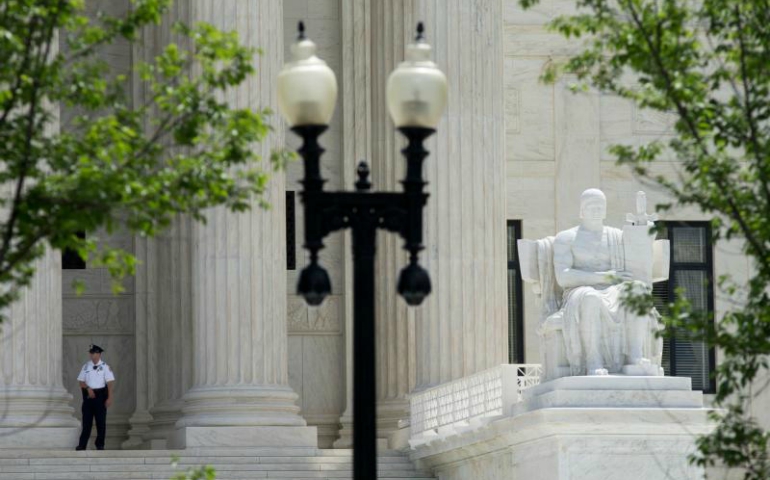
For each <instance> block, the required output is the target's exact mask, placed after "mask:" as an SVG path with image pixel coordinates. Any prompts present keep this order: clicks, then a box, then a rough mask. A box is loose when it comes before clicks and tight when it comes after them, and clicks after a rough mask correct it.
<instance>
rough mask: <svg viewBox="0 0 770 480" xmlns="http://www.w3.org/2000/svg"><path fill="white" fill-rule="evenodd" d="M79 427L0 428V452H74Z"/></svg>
mask: <svg viewBox="0 0 770 480" xmlns="http://www.w3.org/2000/svg"><path fill="white" fill-rule="evenodd" d="M79 436H80V427H40V428H35V427H25V428H3V427H0V450H16V449H23V450H29V449H52V450H59V449H61V450H74V449H75V447H76V446H77V444H78V437H79Z"/></svg>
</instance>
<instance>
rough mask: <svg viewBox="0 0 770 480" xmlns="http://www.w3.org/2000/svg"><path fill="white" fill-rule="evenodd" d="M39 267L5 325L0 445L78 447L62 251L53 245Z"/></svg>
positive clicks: (0, 355)
mask: <svg viewBox="0 0 770 480" xmlns="http://www.w3.org/2000/svg"><path fill="white" fill-rule="evenodd" d="M35 268H36V272H35V275H34V277H33V278H32V282H31V284H30V285H29V286H28V287H27V288H25V289H24V292H23V293H22V296H21V298H20V299H19V300H18V301H16V302H15V303H14V304H13V305H11V307H10V308H9V309H8V311H7V316H8V318H7V320H6V321H5V322H3V323H2V324H0V448H68V449H69V448H74V445H76V443H77V436H78V433H79V426H80V422H78V421H77V420H76V419H75V417H73V415H72V414H73V409H72V406H71V402H72V395H70V394H69V393H68V392H67V391H66V390H65V389H64V386H63V384H62V303H61V302H62V295H61V253H60V252H59V251H52V250H50V249H48V250H47V251H46V253H45V254H44V256H43V257H42V258H41V259H40V260H38V261H37V262H36V263H35ZM71 380H72V381H73V382H74V381H75V378H74V377H73V378H72V379H71Z"/></svg>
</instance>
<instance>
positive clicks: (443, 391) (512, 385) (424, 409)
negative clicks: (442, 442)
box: [409, 364, 542, 448]
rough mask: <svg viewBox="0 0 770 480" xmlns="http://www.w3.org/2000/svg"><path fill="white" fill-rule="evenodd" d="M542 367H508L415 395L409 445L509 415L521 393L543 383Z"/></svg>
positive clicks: (445, 384) (412, 401)
mask: <svg viewBox="0 0 770 480" xmlns="http://www.w3.org/2000/svg"><path fill="white" fill-rule="evenodd" d="M541 371H542V369H541V367H540V365H539V364H523V365H516V364H506V365H499V366H497V367H494V368H490V369H488V370H484V371H482V372H478V373H475V374H473V375H469V376H467V377H463V378H460V379H457V380H454V381H452V382H448V383H444V384H442V385H439V386H436V387H433V388H429V389H427V390H423V391H422V392H419V393H416V394H414V395H412V396H411V399H410V403H411V408H410V410H411V416H410V428H411V432H410V439H409V445H410V446H412V447H413V448H414V447H417V446H419V445H422V444H425V443H428V442H430V441H432V440H434V439H437V438H445V437H447V436H449V435H453V434H455V433H459V432H462V431H466V430H472V429H475V428H478V427H480V426H482V425H485V424H486V423H488V422H490V421H491V420H494V419H495V418H499V417H501V416H503V415H506V414H508V413H509V412H510V409H511V406H513V405H514V404H515V403H518V402H519V401H521V392H522V391H524V390H526V389H527V388H529V387H531V386H533V385H537V384H539V383H540V374H541Z"/></svg>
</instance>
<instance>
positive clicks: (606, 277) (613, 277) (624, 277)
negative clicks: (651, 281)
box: [596, 270, 634, 283]
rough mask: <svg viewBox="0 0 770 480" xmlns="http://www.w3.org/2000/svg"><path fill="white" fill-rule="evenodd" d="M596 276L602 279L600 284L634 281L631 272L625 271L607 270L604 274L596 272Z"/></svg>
mask: <svg viewBox="0 0 770 480" xmlns="http://www.w3.org/2000/svg"><path fill="white" fill-rule="evenodd" d="M596 274H597V275H599V276H600V277H601V278H602V283H622V282H627V281H631V280H633V279H634V276H633V275H632V274H631V272H627V271H625V270H617V271H616V270H607V271H606V272H596Z"/></svg>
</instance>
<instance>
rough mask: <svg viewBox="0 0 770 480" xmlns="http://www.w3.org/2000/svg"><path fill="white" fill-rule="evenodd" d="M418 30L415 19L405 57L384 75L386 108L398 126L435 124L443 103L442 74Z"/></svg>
mask: <svg viewBox="0 0 770 480" xmlns="http://www.w3.org/2000/svg"><path fill="white" fill-rule="evenodd" d="M422 32H423V28H422V23H419V24H418V26H417V39H416V41H415V43H412V44H410V45H408V46H407V47H406V59H405V60H404V61H403V62H402V63H401V64H400V65H399V66H398V67H397V68H396V69H395V70H393V72H392V73H391V74H390V77H389V78H388V85H387V100H388V110H389V111H390V116H391V118H392V119H393V123H395V124H396V127H399V128H400V127H423V128H436V125H438V122H439V120H441V115H442V114H443V112H444V107H445V106H446V101H447V80H446V76H445V75H444V72H442V71H441V70H439V68H438V66H437V65H436V64H435V63H433V61H431V59H430V54H431V50H432V49H431V46H430V45H428V43H427V42H426V41H425V39H424V38H423V36H422Z"/></svg>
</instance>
